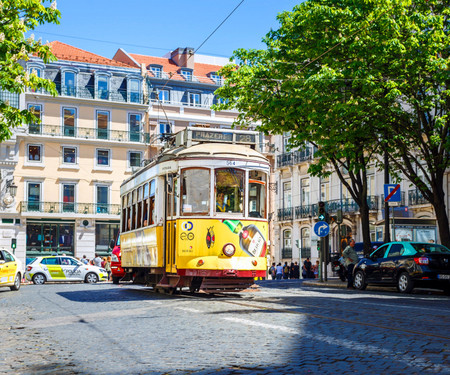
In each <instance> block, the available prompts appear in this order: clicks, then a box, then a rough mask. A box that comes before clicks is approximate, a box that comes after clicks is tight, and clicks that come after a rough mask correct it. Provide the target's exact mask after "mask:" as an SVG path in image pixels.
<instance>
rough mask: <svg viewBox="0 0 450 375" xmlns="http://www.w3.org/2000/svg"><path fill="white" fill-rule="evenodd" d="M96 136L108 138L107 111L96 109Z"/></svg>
mask: <svg viewBox="0 0 450 375" xmlns="http://www.w3.org/2000/svg"><path fill="white" fill-rule="evenodd" d="M96 115H97V138H98V139H109V130H108V127H109V112H108V111H97V112H96Z"/></svg>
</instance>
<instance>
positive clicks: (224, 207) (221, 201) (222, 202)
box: [216, 191, 230, 212]
mask: <svg viewBox="0 0 450 375" xmlns="http://www.w3.org/2000/svg"><path fill="white" fill-rule="evenodd" d="M229 209H230V207H229V205H228V199H226V197H225V193H224V192H219V191H218V192H217V196H216V211H217V212H227V211H229Z"/></svg>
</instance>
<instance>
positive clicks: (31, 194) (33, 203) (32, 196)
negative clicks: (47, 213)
mask: <svg viewBox="0 0 450 375" xmlns="http://www.w3.org/2000/svg"><path fill="white" fill-rule="evenodd" d="M27 185H28V186H27V195H28V197H27V201H28V211H40V202H41V183H40V182H28V184H27Z"/></svg>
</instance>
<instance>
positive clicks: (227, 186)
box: [215, 168, 245, 213]
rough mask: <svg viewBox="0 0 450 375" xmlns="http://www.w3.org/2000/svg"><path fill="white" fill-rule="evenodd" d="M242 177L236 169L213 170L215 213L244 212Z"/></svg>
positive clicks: (240, 171) (242, 172) (241, 172)
mask: <svg viewBox="0 0 450 375" xmlns="http://www.w3.org/2000/svg"><path fill="white" fill-rule="evenodd" d="M244 176H245V174H244V171H242V170H240V169H236V168H222V169H216V170H215V177H216V179H215V180H216V181H215V182H216V210H215V211H216V212H233V213H243V212H244V204H243V202H244Z"/></svg>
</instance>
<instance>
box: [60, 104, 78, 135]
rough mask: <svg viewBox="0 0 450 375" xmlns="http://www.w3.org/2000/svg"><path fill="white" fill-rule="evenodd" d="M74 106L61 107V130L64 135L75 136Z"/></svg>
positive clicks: (75, 113)
mask: <svg viewBox="0 0 450 375" xmlns="http://www.w3.org/2000/svg"><path fill="white" fill-rule="evenodd" d="M76 115H77V112H76V109H75V108H63V132H64V135H65V136H66V137H75V117H76Z"/></svg>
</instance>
